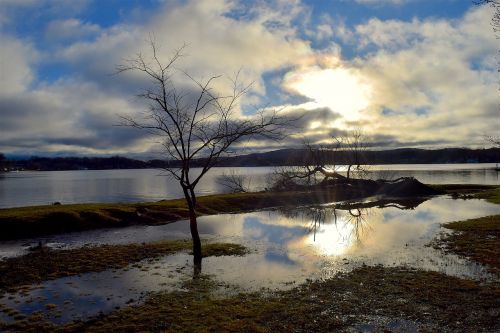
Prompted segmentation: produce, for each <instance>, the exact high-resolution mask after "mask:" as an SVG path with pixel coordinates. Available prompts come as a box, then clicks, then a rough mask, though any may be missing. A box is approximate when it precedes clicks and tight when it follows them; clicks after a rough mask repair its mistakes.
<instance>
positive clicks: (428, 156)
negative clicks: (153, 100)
mask: <svg viewBox="0 0 500 333" xmlns="http://www.w3.org/2000/svg"><path fill="white" fill-rule="evenodd" d="M323 154H324V160H326V161H328V162H329V163H332V164H337V165H341V164H347V163H348V159H349V157H348V156H347V155H346V154H345V153H344V152H342V151H327V152H323ZM306 156H309V155H308V154H307V153H306V151H305V150H304V149H281V150H276V151H272V152H266V153H255V154H248V155H241V156H230V157H223V158H221V159H220V161H219V163H218V166H224V167H242V166H285V165H305V164H308V162H310V161H307V160H306V158H305V157H306ZM363 160H364V161H363V162H364V163H363V164H444V163H498V162H500V148H489V149H467V148H447V149H435V150H426V149H414V148H403V149H393V150H380V151H372V150H368V151H364V152H363ZM201 162H202V160H199V161H193V165H192V166H193V167H196V166H197V165H198V164H201ZM168 165H169V162H166V161H162V160H149V161H141V160H135V159H130V158H126V157H120V156H112V157H30V158H25V159H9V158H6V157H5V155H4V154H2V153H0V171H9V170H40V171H50V170H110V169H147V168H163V167H165V166H168ZM170 166H174V167H175V164H170Z"/></svg>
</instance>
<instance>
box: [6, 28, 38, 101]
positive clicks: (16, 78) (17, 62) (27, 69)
mask: <svg viewBox="0 0 500 333" xmlns="http://www.w3.org/2000/svg"><path fill="white" fill-rule="evenodd" d="M0 45H2V47H1V48H0V77H1V78H2V79H1V80H0V96H2V95H12V94H20V93H23V92H24V91H25V90H26V89H27V88H28V85H29V84H30V83H31V82H32V80H33V79H34V73H33V70H32V67H31V66H32V64H33V63H34V62H35V61H36V60H37V59H38V57H39V55H38V53H37V51H36V50H35V49H34V48H33V47H32V46H31V44H29V43H26V42H23V41H20V40H17V39H15V38H12V37H9V36H6V35H2V34H0Z"/></svg>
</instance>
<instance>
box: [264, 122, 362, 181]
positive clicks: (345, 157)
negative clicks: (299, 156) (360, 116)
mask: <svg viewBox="0 0 500 333" xmlns="http://www.w3.org/2000/svg"><path fill="white" fill-rule="evenodd" d="M304 148H305V154H304V165H300V166H293V167H281V168H277V169H276V170H275V172H274V179H273V184H274V189H276V190H284V189H287V188H293V187H295V186H301V185H305V186H309V185H315V184H318V183H322V182H323V183H326V182H328V181H329V180H336V181H340V182H349V181H350V180H351V172H352V171H356V174H357V176H358V177H360V176H364V175H365V173H366V172H367V169H366V166H365V163H366V161H365V157H364V152H365V151H366V148H367V144H366V138H365V136H364V135H363V134H362V132H361V131H360V130H356V131H352V132H349V133H347V134H345V135H344V136H335V137H332V138H331V144H330V145H327V146H326V145H312V144H310V143H305V144H304ZM340 164H346V165H347V177H346V176H343V175H342V174H340V173H339V165H340Z"/></svg>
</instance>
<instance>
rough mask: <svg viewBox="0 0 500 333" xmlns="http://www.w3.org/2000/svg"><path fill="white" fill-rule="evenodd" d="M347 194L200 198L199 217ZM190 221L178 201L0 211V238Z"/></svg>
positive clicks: (342, 197)
mask: <svg viewBox="0 0 500 333" xmlns="http://www.w3.org/2000/svg"><path fill="white" fill-rule="evenodd" d="M355 195H356V193H354V192H349V191H338V192H336V191H314V192H307V191H303V192H276V193H273V192H257V193H238V194H221V195H210V196H202V197H199V198H198V209H197V213H198V215H213V214H220V213H233V212H243V211H252V210H256V209H262V208H270V207H278V206H297V205H307V204H313V203H323V202H331V201H338V200H345V199H349V198H352V197H353V196H355ZM188 217H189V212H188V209H187V206H186V203H185V201H184V200H182V199H177V200H165V201H159V202H154V203H139V204H75V205H49V206H34V207H22V208H10V209H0V240H9V239H19V238H28V237H37V236H43V235H50V234H58V233H66V232H73V231H82V230H90V229H97V228H113V227H124V226H128V225H134V224H149V225H151V224H164V223H168V222H172V221H177V220H180V219H186V218H188Z"/></svg>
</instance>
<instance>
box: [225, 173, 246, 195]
mask: <svg viewBox="0 0 500 333" xmlns="http://www.w3.org/2000/svg"><path fill="white" fill-rule="evenodd" d="M217 182H218V183H219V184H220V185H222V186H224V187H225V188H226V189H228V190H229V191H230V192H231V193H244V192H249V191H250V182H251V178H250V177H247V176H246V175H242V174H238V173H236V172H235V171H234V170H231V171H230V172H228V173H223V174H222V175H221V176H220V177H219V179H218V180H217Z"/></svg>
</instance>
